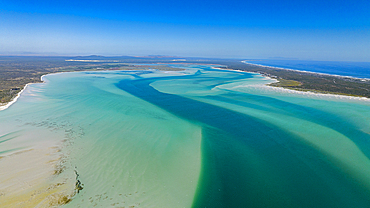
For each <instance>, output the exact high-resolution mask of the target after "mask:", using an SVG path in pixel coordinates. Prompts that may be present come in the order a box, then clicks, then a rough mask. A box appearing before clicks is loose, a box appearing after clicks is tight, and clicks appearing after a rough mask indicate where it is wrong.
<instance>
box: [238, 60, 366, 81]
mask: <svg viewBox="0 0 370 208" xmlns="http://www.w3.org/2000/svg"><path fill="white" fill-rule="evenodd" d="M241 62H242V63H244V64H249V65H252V66H258V67H263V68H271V69H279V70H286V71H294V72H301V73H307V74H317V75H324V76H333V77H339V78H348V79H356V80H361V81H362V80H365V81H366V80H367V81H370V78H359V77H352V76H344V75H338V74H327V73H322V72H312V71H305V70H298V69H289V68H283V67H276V66H267V65H262V64H253V63H249V62H247V61H241Z"/></svg>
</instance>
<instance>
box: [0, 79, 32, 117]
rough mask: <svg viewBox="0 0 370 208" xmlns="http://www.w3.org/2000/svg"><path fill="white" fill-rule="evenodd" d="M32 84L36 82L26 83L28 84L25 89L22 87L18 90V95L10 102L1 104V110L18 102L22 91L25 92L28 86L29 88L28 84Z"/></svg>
mask: <svg viewBox="0 0 370 208" xmlns="http://www.w3.org/2000/svg"><path fill="white" fill-rule="evenodd" d="M30 84H34V83H28V84H26V85H25V86H24V87H23V89H22V90H21V91H20V92H18V93H17V96H15V97H14V98H13V99H12V100H11V101H10V102H8V103H4V104H3V105H0V111H2V110H5V109H7V108H9V107H10V106H11V105H13V104H14V103H15V102H17V100H18V98H19V97H20V96H21V94H22V92H23V91H24V90H26V88H27V87H28V85H30Z"/></svg>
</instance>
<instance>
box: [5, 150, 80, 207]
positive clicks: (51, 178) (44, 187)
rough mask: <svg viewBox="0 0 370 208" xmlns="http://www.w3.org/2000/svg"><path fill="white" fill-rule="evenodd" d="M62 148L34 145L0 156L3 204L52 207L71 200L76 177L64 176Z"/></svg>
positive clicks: (8, 205)
mask: <svg viewBox="0 0 370 208" xmlns="http://www.w3.org/2000/svg"><path fill="white" fill-rule="evenodd" d="M61 159H62V155H61V154H60V149H59V148H58V147H57V146H48V145H47V146H43V147H40V146H39V147H34V148H32V149H27V150H22V151H19V152H16V153H13V154H11V155H7V156H4V157H2V158H0V169H1V172H0V201H1V207H52V206H58V205H63V204H66V203H68V202H69V201H70V200H71V198H72V197H73V195H74V182H75V181H74V180H73V178H71V177H69V178H68V177H65V176H64V177H60V175H59V174H60V173H61V171H62V170H61V166H60V163H61Z"/></svg>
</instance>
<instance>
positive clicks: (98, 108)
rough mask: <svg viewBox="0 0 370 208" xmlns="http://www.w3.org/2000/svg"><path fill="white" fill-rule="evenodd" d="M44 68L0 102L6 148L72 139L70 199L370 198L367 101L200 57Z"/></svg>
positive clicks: (251, 202) (307, 202) (271, 201)
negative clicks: (152, 65) (296, 89)
mask: <svg viewBox="0 0 370 208" xmlns="http://www.w3.org/2000/svg"><path fill="white" fill-rule="evenodd" d="M45 79H46V80H47V82H46V83H45V84H35V85H31V86H30V87H29V88H28V89H27V90H26V91H25V93H24V94H23V95H22V96H21V97H20V99H19V100H18V101H17V103H15V104H14V105H13V106H11V107H10V108H9V109H7V110H5V111H1V112H0V124H1V128H0V136H1V135H4V136H3V137H1V138H0V142H1V143H0V153H1V154H8V153H10V152H14V151H15V150H18V149H23V148H28V147H31V146H32V145H34V143H37V142H46V141H50V140H51V141H54V140H55V141H61V140H63V139H67V142H65V143H64V149H63V152H64V153H65V154H66V155H67V163H66V166H67V169H66V171H65V173H64V175H61V176H60V177H73V176H74V175H73V174H74V173H73V169H74V167H75V166H76V167H77V170H78V172H79V174H80V180H81V182H82V183H84V184H85V188H84V189H83V190H82V191H81V193H80V194H78V195H77V196H76V197H75V198H74V199H73V201H72V202H71V203H69V204H67V205H66V207H78V206H80V207H93V206H97V207H109V206H112V207H129V206H135V207H369V206H370V160H369V156H370V102H369V101H359V100H349V99H339V98H330V97H326V96H321V97H320V96H308V95H300V94H298V95H295V94H289V93H285V92H278V91H274V90H271V89H268V88H263V87H259V86H256V84H263V83H268V82H269V81H268V80H266V79H265V78H263V77H261V76H260V75H257V74H247V73H240V72H231V71H219V70H212V69H210V68H209V67H204V66H192V67H188V70H187V71H183V72H171V73H164V72H158V71H149V72H148V71H146V72H145V71H142V72H140V71H130V72H128V71H126V72H121V71H118V72H117V71H115V72H79V73H63V74H55V75H49V76H46V77H45ZM30 132H31V133H30ZM7 134H9V135H7Z"/></svg>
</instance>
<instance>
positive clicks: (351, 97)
mask: <svg viewBox="0 0 370 208" xmlns="http://www.w3.org/2000/svg"><path fill="white" fill-rule="evenodd" d="M242 63H245V62H244V61H242ZM245 64H250V63H245ZM250 65H255V66H259V67H265V68H276V69H282V70H287V71H290V70H291V71H297V72H306V71H299V70H294V69H284V68H278V67H270V66H263V65H258V64H250ZM212 68H213V69H218V70H228V71H237V72H244V73H253V74H259V75H261V76H263V77H265V78H267V79H270V80H271V81H273V82H272V83H277V82H279V80H278V79H275V78H272V77H269V76H266V75H264V74H261V73H257V72H252V71H250V72H249V71H242V70H235V69H231V68H221V67H212ZM307 73H313V74H322V75H329V76H336V77H337V76H339V77H345V76H340V75H330V74H323V73H316V72H307ZM354 79H359V78H354ZM272 83H268V84H262V85H255V86H258V87H260V88H265V89H269V90H272V91H276V92H285V93H289V94H296V95H307V96H316V97H321V98H323V97H328V98H336V99H340V100H343V99H346V100H358V101H367V102H368V101H370V98H367V97H361V96H355V95H341V94H337V93H322V92H314V91H310V90H308V91H304V90H295V89H291V88H285V87H279V86H271V85H270V84H272Z"/></svg>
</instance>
